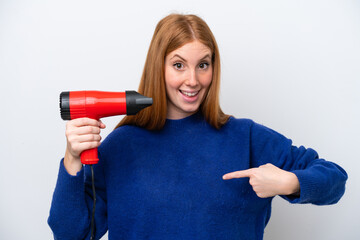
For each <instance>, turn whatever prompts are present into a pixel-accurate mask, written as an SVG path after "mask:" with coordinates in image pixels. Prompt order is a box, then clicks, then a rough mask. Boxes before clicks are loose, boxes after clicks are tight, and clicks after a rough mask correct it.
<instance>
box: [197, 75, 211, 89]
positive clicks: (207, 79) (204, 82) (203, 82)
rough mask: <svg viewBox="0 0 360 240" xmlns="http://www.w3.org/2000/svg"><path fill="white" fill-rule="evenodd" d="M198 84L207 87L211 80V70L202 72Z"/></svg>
mask: <svg viewBox="0 0 360 240" xmlns="http://www.w3.org/2000/svg"><path fill="white" fill-rule="evenodd" d="M199 80H200V84H201V85H202V86H203V87H205V88H207V87H209V85H210V83H211V81H212V71H209V72H206V73H204V74H203V75H202V76H201V77H200V79H199Z"/></svg>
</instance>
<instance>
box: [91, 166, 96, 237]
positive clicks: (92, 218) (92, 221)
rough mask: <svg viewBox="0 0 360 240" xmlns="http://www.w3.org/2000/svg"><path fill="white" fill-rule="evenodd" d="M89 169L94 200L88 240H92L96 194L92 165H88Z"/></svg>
mask: <svg viewBox="0 0 360 240" xmlns="http://www.w3.org/2000/svg"><path fill="white" fill-rule="evenodd" d="M90 168H91V180H92V190H93V199H94V203H93V209H92V215H91V235H90V240H94V239H95V236H94V234H95V204H96V193H95V181H94V169H93V165H90Z"/></svg>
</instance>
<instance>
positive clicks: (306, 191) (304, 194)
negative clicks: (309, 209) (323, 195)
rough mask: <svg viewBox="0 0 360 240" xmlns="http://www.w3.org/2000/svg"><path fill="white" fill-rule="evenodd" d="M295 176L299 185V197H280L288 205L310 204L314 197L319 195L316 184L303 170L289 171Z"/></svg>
mask: <svg viewBox="0 0 360 240" xmlns="http://www.w3.org/2000/svg"><path fill="white" fill-rule="evenodd" d="M291 172H292V173H294V174H295V175H296V177H297V178H298V180H299V184H300V195H296V196H295V195H288V196H282V197H283V198H284V199H286V200H287V201H289V202H290V203H311V202H312V200H313V199H314V197H315V198H316V196H318V195H319V194H320V192H319V188H318V186H317V185H316V184H314V183H316V182H317V181H313V176H312V175H311V174H308V172H307V171H304V170H294V171H291Z"/></svg>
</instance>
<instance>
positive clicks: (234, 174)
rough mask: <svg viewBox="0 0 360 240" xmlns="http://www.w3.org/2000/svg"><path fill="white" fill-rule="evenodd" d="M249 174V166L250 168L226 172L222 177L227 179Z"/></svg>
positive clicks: (250, 171)
mask: <svg viewBox="0 0 360 240" xmlns="http://www.w3.org/2000/svg"><path fill="white" fill-rule="evenodd" d="M251 174H252V169H251V168H250V169H247V170H241V171H236V172H231V173H227V174H225V175H223V179H224V180H229V179H233V178H244V177H250V176H251Z"/></svg>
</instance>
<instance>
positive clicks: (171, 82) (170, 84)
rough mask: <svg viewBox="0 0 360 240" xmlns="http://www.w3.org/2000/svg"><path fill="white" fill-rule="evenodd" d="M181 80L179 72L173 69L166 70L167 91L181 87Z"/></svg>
mask: <svg viewBox="0 0 360 240" xmlns="http://www.w3.org/2000/svg"><path fill="white" fill-rule="evenodd" d="M179 82H180V81H179V76H178V75H177V74H175V73H174V72H173V71H171V70H168V71H165V86H166V90H167V91H169V90H172V89H174V88H178V87H180V84H179Z"/></svg>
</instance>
